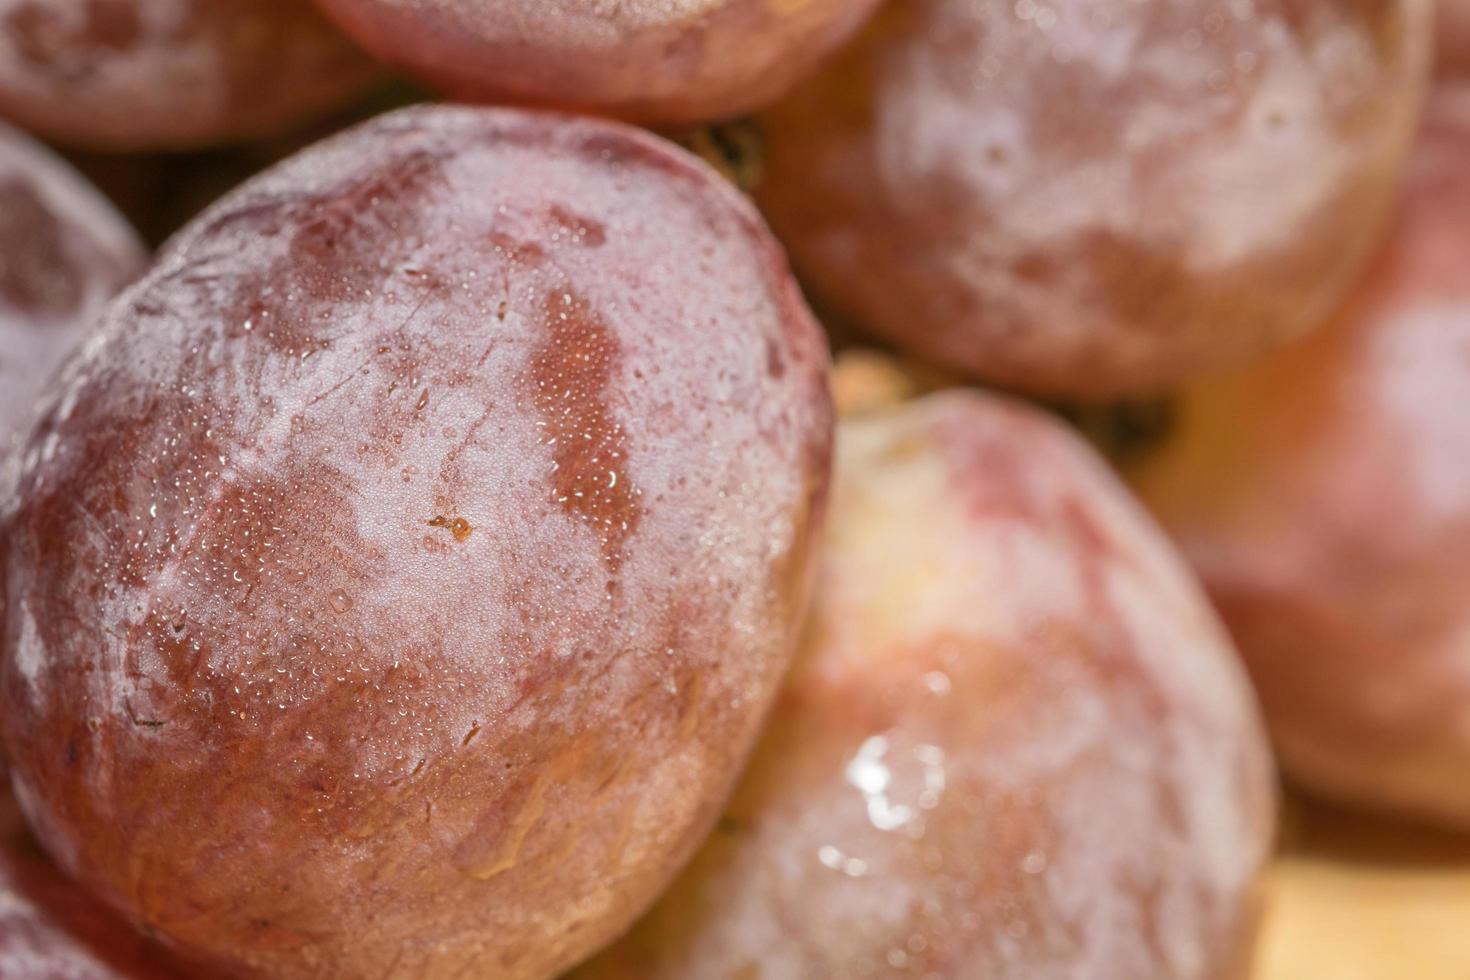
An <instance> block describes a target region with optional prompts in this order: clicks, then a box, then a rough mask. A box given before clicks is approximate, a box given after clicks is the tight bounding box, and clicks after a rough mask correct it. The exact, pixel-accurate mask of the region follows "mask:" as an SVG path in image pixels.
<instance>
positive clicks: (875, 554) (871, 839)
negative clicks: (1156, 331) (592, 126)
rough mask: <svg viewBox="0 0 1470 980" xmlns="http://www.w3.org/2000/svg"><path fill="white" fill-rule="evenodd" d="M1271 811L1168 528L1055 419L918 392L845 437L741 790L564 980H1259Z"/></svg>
mask: <svg viewBox="0 0 1470 980" xmlns="http://www.w3.org/2000/svg"><path fill="white" fill-rule="evenodd" d="M843 374H844V368H842V367H840V368H839V378H841V377H842V376H843ZM847 387H848V386H847V385H846V384H845V383H844V384H839V390H847ZM1273 813H1274V793H1273V787H1272V782H1271V767H1270V761H1269V757H1268V752H1267V747H1266V741H1265V736H1264V734H1263V730H1262V728H1261V725H1260V720H1259V718H1258V716H1257V713H1256V708H1255V705H1254V702H1253V701H1252V698H1251V695H1250V692H1249V689H1248V686H1247V684H1246V680H1245V677H1244V674H1243V672H1242V671H1241V669H1240V666H1239V663H1238V662H1237V660H1236V657H1235V654H1234V652H1233V651H1232V650H1231V648H1230V645H1229V642H1228V640H1227V639H1226V638H1225V635H1224V632H1223V629H1222V628H1221V626H1220V624H1219V622H1218V620H1217V619H1216V617H1215V615H1214V613H1213V612H1212V611H1211V610H1210V608H1209V607H1208V605H1207V603H1206V602H1205V600H1204V597H1203V596H1202V595H1201V594H1200V592H1199V590H1198V587H1197V585H1196V584H1195V582H1194V581H1193V579H1192V578H1191V577H1190V575H1189V574H1188V571H1187V569H1186V568H1185V567H1184V566H1183V564H1182V563H1181V562H1180V561H1179V559H1178V558H1177V556H1176V555H1175V554H1174V553H1173V551H1172V549H1171V548H1170V547H1169V545H1168V543H1167V541H1166V540H1165V539H1164V538H1163V536H1162V535H1161V534H1160V532H1159V530H1158V529H1157V528H1156V527H1155V526H1154V525H1152V523H1151V522H1150V521H1149V520H1148V519H1147V517H1146V516H1145V515H1144V514H1143V512H1142V511H1141V510H1140V509H1139V508H1138V506H1137V505H1136V503H1135V502H1134V501H1133V500H1132V499H1130V498H1129V496H1128V495H1127V494H1126V493H1125V492H1124V490H1123V489H1122V488H1121V487H1120V486H1119V484H1118V481H1117V479H1116V478H1115V477H1114V476H1113V475H1112V474H1111V473H1110V472H1108V470H1107V469H1106V467H1105V466H1104V465H1103V464H1102V463H1101V461H1099V460H1098V459H1097V458H1095V457H1094V456H1093V455H1092V453H1091V451H1090V450H1089V449H1087V448H1086V447H1085V445H1083V444H1082V443H1081V441H1080V440H1079V439H1077V438H1076V437H1075V436H1074V435H1072V434H1071V433H1069V432H1068V431H1067V430H1066V429H1064V428H1063V427H1062V426H1061V425H1060V423H1057V422H1054V421H1052V420H1051V419H1049V418H1048V417H1047V416H1045V415H1043V414H1042V413H1041V412H1039V411H1038V410H1035V409H1032V408H1029V407H1026V406H1023V405H1021V404H1017V403H1012V402H1009V401H1006V400H1001V399H999V398H996V397H994V396H987V395H981V394H977V393H963V392H953V391H952V392H946V393H941V394H936V395H929V396H926V397H924V398H923V399H921V400H919V401H917V402H913V403H911V404H909V405H906V406H902V407H898V408H891V407H890V408H887V409H870V410H869V411H867V412H865V413H864V414H862V415H860V416H855V417H850V418H845V419H844V421H843V423H842V425H841V427H840V429H839V435H838V459H837V472H836V483H835V490H834V496H833V503H832V512H831V516H830V519H829V524H828V533H827V536H826V547H825V551H824V554H823V558H822V570H821V573H820V575H819V580H818V586H817V593H816V602H815V608H814V613H813V620H812V621H811V623H810V625H809V628H808V631H807V633H806V637H805V640H804V643H803V647H802V651H801V653H800V654H799V655H798V658H797V662H796V666H795V667H794V669H793V674H792V676H791V678H790V680H789V681H788V683H787V685H786V687H785V688H784V690H783V693H782V695H781V699H780V701H779V702H778V706H777V708H776V711H775V713H774V716H773V719H772V722H771V726H770V728H769V729H768V730H767V732H766V734H765V736H764V737H763V741H762V742H761V747H760V748H759V749H758V750H757V753H756V755H755V759H754V761H753V763H752V765H751V768H750V769H749V771H748V773H747V775H746V776H745V778H744V780H743V782H742V784H741V787H740V789H739V790H738V791H737V794H736V797H735V800H734V802H733V804H732V806H731V807H730V808H729V810H728V811H727V812H726V814H725V816H724V818H723V819H722V821H721V822H720V824H719V829H718V830H717V831H716V833H715V834H714V835H713V837H712V838H711V839H710V841H709V842H708V843H707V844H706V845H705V847H704V849H703V850H702V851H701V852H700V854H699V855H698V857H697V858H696V859H695V861H694V863H693V864H692V865H691V867H690V868H689V870H688V871H687V872H686V873H685V874H684V876H683V877H682V878H681V879H680V880H679V881H678V882H677V883H676V884H675V885H674V886H673V888H672V889H671V890H670V892H668V893H667V895H666V896H665V897H664V898H663V899H662V900H661V901H660V903H659V904H658V905H657V906H656V907H655V910H654V911H653V912H652V913H651V914H650V915H649V916H648V917H647V918H646V919H645V920H643V921H642V922H641V923H640V924H639V925H638V926H637V927H635V929H634V930H633V931H632V932H631V933H630V934H629V935H628V936H627V937H625V938H624V939H622V940H620V941H619V942H618V943H617V944H615V945H614V946H613V947H612V948H611V949H610V950H608V951H607V952H605V953H604V954H602V955H601V956H599V957H598V958H596V959H594V960H592V961H591V963H590V964H588V965H587V966H585V967H584V968H583V969H582V970H580V971H578V972H576V973H574V974H573V976H574V977H575V978H576V980H665V978H667V980H675V978H677V980H706V978H708V980H717V978H718V980H727V978H730V977H756V976H759V977H762V978H769V980H804V978H811V977H842V978H844V980H864V978H880V977H881V978H897V977H922V978H972V977H985V978H988V980H1052V978H1063V977H1087V978H1089V980H1139V978H1145V977H1148V978H1164V977H1167V978H1170V980H1190V978H1224V977H1242V976H1244V973H1243V972H1242V971H1243V968H1244V966H1245V965H1246V963H1247V962H1248V959H1249V950H1250V938H1251V936H1252V933H1253V929H1254V923H1255V921H1256V913H1257V908H1256V905H1257V903H1256V881H1257V877H1258V873H1259V872H1260V870H1261V868H1262V864H1263V862H1264V859H1265V857H1266V854H1267V852H1268V850H1269V847H1270V842H1271V836H1272V827H1273Z"/></svg>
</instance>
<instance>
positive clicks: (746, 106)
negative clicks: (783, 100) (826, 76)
mask: <svg viewBox="0 0 1470 980" xmlns="http://www.w3.org/2000/svg"><path fill="white" fill-rule="evenodd" d="M318 2H319V3H320V5H321V7H322V9H324V10H326V11H327V12H328V13H329V14H331V15H332V16H333V17H334V18H336V19H337V21H338V22H339V23H340V24H341V25H342V27H343V29H344V30H346V31H347V32H348V33H349V34H351V35H352V36H353V37H355V38H357V39H358V40H359V41H361V42H362V44H363V45H364V46H365V47H366V48H368V50H370V51H373V52H375V53H376V54H378V55H379V56H380V57H381V58H383V59H384V60H385V61H387V62H388V63H390V64H393V65H396V66H397V67H399V68H401V69H403V70H404V71H406V72H408V73H409V74H411V75H414V76H416V77H418V78H419V79H421V80H422V81H424V82H425V83H427V84H431V85H434V86H436V87H439V88H441V89H443V90H445V91H446V92H448V93H450V94H451V95H453V96H455V97H457V98H461V99H466V100H469V101H490V102H496V101H507V102H517V103H529V104H532V105H542V106H551V107H561V108H575V109H583V110H589V111H593V112H598V113H605V114H608V115H614V116H619V117H622V118H626V119H632V120H635V121H638V122H643V123H650V124H674V123H689V122H698V121H702V120H708V119H721V118H727V117H730V116H735V115H738V114H740V113H742V112H748V111H750V110H752V109H757V108H760V107H761V106H764V105H766V104H767V103H769V102H771V101H772V100H773V99H775V98H777V97H778V96H780V95H781V94H783V93H784V92H785V91H786V90H787V89H789V88H790V87H791V85H792V84H793V83H794V82H795V81H797V79H799V78H801V77H803V76H804V75H806V74H808V73H809V72H810V71H811V70H812V69H813V68H814V67H815V65H816V63H817V61H818V59H819V58H821V57H822V56H823V55H825V54H827V53H828V52H830V51H831V50H832V49H833V48H834V47H836V46H837V44H838V43H840V42H841V41H843V40H845V39H846V38H847V37H848V36H850V35H851V34H852V32H853V31H854V30H856V29H857V27H858V25H860V24H861V23H862V21H863V19H864V18H865V17H866V16H867V15H868V14H870V13H871V12H872V11H873V9H874V8H875V7H876V6H877V0H777V2H771V0H673V2H671V0H619V2H617V3H610V4H609V3H591V4H589V3H587V2H586V0H538V2H536V3H526V2H525V0H318Z"/></svg>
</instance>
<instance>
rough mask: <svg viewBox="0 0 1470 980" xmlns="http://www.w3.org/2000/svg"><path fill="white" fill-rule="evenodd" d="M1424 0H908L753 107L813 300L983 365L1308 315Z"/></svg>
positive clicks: (1402, 82)
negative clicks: (761, 109)
mask: <svg viewBox="0 0 1470 980" xmlns="http://www.w3.org/2000/svg"><path fill="white" fill-rule="evenodd" d="M1430 13H1431V11H1430V9H1429V0H1357V2H1350V3H1344V2H1342V0H1256V2H1254V3H1248V4H1241V3H1234V2H1231V0H1200V2H1194V0H1057V2H1051V3H1046V4H1038V3H1031V2H1029V0H1028V2H1022V3H1010V2H998V0H908V2H903V3H892V4H889V5H887V6H886V7H884V8H883V9H882V10H881V11H880V12H879V14H878V15H877V17H876V18H875V19H874V20H873V22H872V23H871V25H870V26H869V27H868V28H867V30H866V31H865V32H864V33H863V34H862V35H861V37H860V38H859V40H858V41H857V42H856V43H855V44H853V45H852V46H850V47H849V48H847V49H845V50H844V51H843V52H842V53H841V54H840V55H839V56H838V57H837V58H835V59H834V60H833V61H831V62H830V63H829V64H828V65H827V66H826V67H824V68H823V69H822V71H821V73H820V74H819V75H818V76H817V78H815V79H814V80H812V81H811V82H809V83H807V84H805V85H802V86H800V87H798V89H797V91H796V92H795V94H793V95H792V96H791V97H790V98H789V99H787V100H785V101H784V102H783V103H781V104H780V105H778V106H777V107H776V108H775V109H774V110H772V111H771V112H770V113H768V114H767V115H766V117H765V120H764V121H765V125H766V129H767V135H768V139H767V145H766V152H767V159H766V161H765V163H766V176H765V182H764V183H763V184H762V186H761V187H760V189H759V198H760V201H761V203H762V205H763V207H764V208H765V210H766V212H767V214H768V216H769V217H770V218H771V221H772V224H773V226H774V227H775V229H776V231H777V232H778V233H779V234H781V236H782V237H783V238H784V239H785V241H786V243H787V244H788V246H789V247H790V248H791V250H792V256H793V259H794V261H795V264H796V266H797V269H798V271H799V272H801V273H802V274H803V275H804V276H805V277H806V278H807V279H808V280H809V281H810V283H811V285H812V286H813V287H814V289H815V290H816V292H817V294H818V295H819V296H820V297H821V298H822V299H823V301H824V302H826V303H828V304H830V305H831V306H832V307H833V308H834V309H836V310H838V311H840V312H842V313H845V314H846V315H848V316H851V317H852V318H854V319H855V320H858V321H860V322H862V323H865V324H866V325H867V326H868V327H869V328H871V329H872V330H874V331H875V332H877V333H879V334H882V335H883V336H884V337H886V338H887V339H889V340H890V341H892V342H894V343H896V344H899V345H900V346H902V347H904V348H906V349H908V350H910V351H912V352H914V353H918V354H921V355H924V356H926V357H928V358H931V359H933V360H936V361H938V362H941V363H943V364H945V365H948V366H950V367H954V368H959V369H962V370H965V371H968V372H971V373H972V374H974V375H976V376H978V377H982V378H985V379H988V380H990V381H992V382H995V383H998V384H1002V385H1006V386H1012V387H1017V388H1023V389H1027V390H1030V391H1033V392H1037V393H1042V394H1047V395H1052V396H1058V397H1066V398H1089V399H1090V398H1105V397H1113V396H1120V395H1136V394H1143V393H1147V392H1152V391H1156V390H1160V389H1163V388H1167V387H1169V386H1171V385H1173V384H1174V383H1176V382H1179V381H1181V380H1183V379H1185V378H1188V377H1191V376H1193V375H1195V374H1198V373H1200V372H1203V371H1206V370H1209V369H1211V368H1214V367H1217V366H1220V365H1221V364H1224V363H1227V362H1231V361H1235V360H1239V359H1242V358H1244V357H1247V356H1250V355H1253V354H1256V353H1258V352H1260V351H1261V350H1263V349H1265V348H1267V347H1270V346H1272V345H1274V344H1276V343H1278V342H1280V341H1282V340H1284V339H1286V338H1288V337H1290V336H1292V335H1294V334H1297V333H1300V332H1301V331H1303V330H1305V329H1307V328H1309V327H1311V326H1314V325H1316V324H1317V323H1318V322H1319V321H1320V320H1321V319H1322V318H1323V317H1325V316H1326V315H1327V314H1328V313H1330V311H1331V308H1332V307H1333V306H1334V305H1335V304H1336V303H1337V302H1338V301H1339V300H1340V299H1341V297H1342V294H1343V291H1344V289H1345V288H1346V287H1347V286H1348V284H1349V283H1350V281H1351V279H1352V277H1353V275H1354V274H1355V273H1356V272H1357V271H1358V270H1359V268H1360V266H1361V260H1362V259H1363V258H1364V257H1366V255H1367V254H1368V251H1369V249H1370V247H1371V246H1372V244H1373V242H1374V241H1375V240H1376V237H1377V235H1378V233H1379V231H1380V228H1381V224H1382V222H1381V220H1380V219H1381V218H1382V217H1383V215H1384V214H1385V212H1386V209H1387V206H1388V204H1389V202H1390V200H1391V198H1392V195H1393V192H1394V188H1395V186H1396V183H1397V178H1398V174H1399V167H1400V162H1401V158H1402V156H1403V153H1404V150H1405V148H1406V146H1407V144H1408V141H1409V138H1410V135H1411V134H1412V132H1413V129H1414V125H1415V121H1416V118H1417V115H1418V108H1419V100H1420V94H1421V90H1422V88H1423V83H1424V80H1425V76H1426V74H1427V70H1428V67H1427V66H1428V60H1429V58H1428V55H1429V44H1430Z"/></svg>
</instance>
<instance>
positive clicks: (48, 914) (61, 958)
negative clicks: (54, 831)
mask: <svg viewBox="0 0 1470 980" xmlns="http://www.w3.org/2000/svg"><path fill="white" fill-rule="evenodd" d="M188 976H189V974H188V973H187V972H186V971H185V970H184V969H183V968H182V967H181V966H180V965H179V964H177V963H175V962H174V961H173V960H172V959H171V958H170V957H169V955H168V954H167V953H166V952H164V951H163V950H161V949H159V948H158V947H157V946H155V945H153V944H152V943H150V942H148V941H147V940H146V939H144V938H143V937H142V936H140V935H138V934H137V933H136V932H134V931H133V930H132V929H131V928H129V927H128V925H127V924H126V923H125V922H122V921H121V920H119V919H118V918H117V917H116V916H115V915H114V914H113V913H112V912H110V911H109V910H108V909H107V908H106V907H105V906H103V905H102V904H101V903H100V902H98V901H97V900H96V899H95V898H93V897H91V896H90V895H88V894H86V893H85V892H83V891H82V890H81V889H80V888H78V887H77V886H76V885H75V884H73V883H71V882H69V881H67V880H66V879H65V878H63V877H62V876H61V874H60V872H58V871H57V870H56V869H55V868H54V867H52V866H51V865H49V864H48V863H47V862H46V859H45V858H44V857H43V856H42V855H41V853H40V851H39V850H38V849H37V847H36V845H35V843H34V842H33V841H32V840H31V838H30V835H29V834H28V833H27V832H26V828H25V821H24V820H23V819H22V818H21V815H20V810H19V809H18V808H17V807H16V805H15V800H14V799H12V798H11V795H10V792H9V790H8V789H0V977H6V978H9V980H187V977H188Z"/></svg>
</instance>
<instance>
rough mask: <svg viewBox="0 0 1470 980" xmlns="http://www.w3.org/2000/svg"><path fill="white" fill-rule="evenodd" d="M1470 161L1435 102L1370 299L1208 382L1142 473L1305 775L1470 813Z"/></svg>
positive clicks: (1397, 800)
mask: <svg viewBox="0 0 1470 980" xmlns="http://www.w3.org/2000/svg"><path fill="white" fill-rule="evenodd" d="M1445 107H1447V104H1446V106H1445ZM1466 168H1470V114H1466V115H1463V116H1459V117H1456V116H1454V115H1452V114H1448V113H1446V112H1442V111H1440V107H1437V108H1436V109H1435V111H1434V112H1433V113H1432V114H1431V119H1430V120H1429V122H1428V124H1427V126H1426V129H1425V132H1424V134H1423V136H1422V139H1421V144H1420V146H1419V147H1418V149H1417V151H1416V156H1415V158H1414V159H1413V161H1412V166H1411V168H1410V175H1409V180H1408V184H1407V189H1406V192H1405V194H1406V196H1405V198H1404V202H1403V205H1402V209H1401V212H1400V214H1399V215H1398V218H1397V222H1396V225H1395V227H1394V229H1393V231H1392V234H1391V235H1390V237H1389V239H1388V241H1387V242H1386V243H1385V245H1384V248H1383V250H1382V251H1381V252H1380V254H1379V255H1378V257H1377V258H1376V260H1375V262H1374V264H1373V266H1372V267H1371V269H1370V270H1369V273H1368V275H1367V277H1366V278H1365V279H1364V280H1363V281H1362V283H1361V284H1360V286H1359V288H1358V290H1357V292H1356V293H1355V295H1354V296H1353V298H1352V300H1351V302H1350V303H1349V304H1348V305H1347V306H1346V307H1345V308H1344V310H1343V311H1342V312H1341V313H1340V314H1339V315H1338V316H1337V317H1336V318H1335V319H1334V321H1333V322H1332V323H1331V324H1329V325H1328V326H1327V327H1326V328H1324V329H1323V330H1321V331H1319V332H1318V333H1316V334H1314V335H1313V336H1312V337H1310V338H1307V339H1306V340H1304V341H1303V342H1301V343H1298V344H1296V345H1294V346H1292V347H1290V348H1288V349H1285V350H1282V351H1280V352H1278V353H1277V354H1275V355H1274V356H1272V357H1271V358H1269V359H1267V360H1265V361H1262V362H1261V363H1259V364H1257V365H1254V366H1252V367H1250V368H1248V369H1245V370H1242V371H1239V372H1236V373H1234V374H1232V375H1230V376H1227V377H1224V378H1221V379H1218V380H1216V381H1212V382H1210V383H1208V384H1202V385H1200V386H1198V387H1197V388H1194V389H1192V390H1191V391H1189V392H1188V394H1187V397H1185V398H1184V399H1183V401H1182V403H1181V405H1180V407H1179V411H1178V416H1177V420H1176V423H1175V426H1176V431H1175V434H1174V436H1173V438H1172V440H1171V441H1169V442H1167V443H1166V444H1165V445H1164V446H1163V447H1162V448H1161V450H1160V451H1159V452H1158V453H1157V454H1155V455H1154V456H1152V457H1149V458H1147V459H1145V460H1143V461H1142V462H1141V463H1140V464H1139V466H1138V468H1137V470H1136V472H1135V473H1134V474H1133V479H1134V482H1135V484H1136V486H1137V487H1138V488H1139V490H1140V491H1141V493H1142V494H1143V496H1144V498H1145V499H1146V500H1147V501H1148V503H1149V504H1150V506H1151V507H1152V508H1153V510H1154V512H1155V513H1156V514H1157V515H1158V516H1159V518H1160V519H1161V520H1162V522H1163V523H1164V525H1165V526H1166V527H1167V528H1168V529H1169V530H1170V531H1171V532H1172V533H1173V535H1174V537H1175V538H1176V540H1177V541H1178V542H1179V544H1180V545H1181V546H1182V548H1183V550H1184V552H1185V554H1186V555H1187V556H1188V557H1189V558H1190V560H1191V561H1192V562H1193V564H1194V566H1195V568H1196V569H1197V570H1198V572H1199V574H1200V576H1201V577H1202V579H1203V580H1204V582H1205V585H1206V586H1207V588H1208V589H1209V591H1210V593H1211V594H1212V596H1213V597H1214V599H1215V601H1216V603H1217V605H1218V606H1219V608H1220V609H1221V611H1222V612H1223V614H1224V616H1225V619H1226V621H1227V623H1228V624H1229V625H1230V627H1231V629H1232V631H1233V632H1234V634H1235V637H1236V639H1237V641H1238V643H1239V644H1240V647H1241V650H1242V652H1243V653H1244V655H1245V657H1246V660H1247V663H1248V665H1249V667H1250V669H1251V673H1252V676H1253V679H1254V681H1255V684H1256V687H1257V689H1258V690H1259V692H1260V695H1261V698H1262V701H1263V703H1264V706H1265V711H1266V716H1267V720H1268V722H1269V724H1270V727H1271V731H1272V734H1273V737H1274V739H1275V742H1276V746H1277V749H1278V752H1279V754H1280V758H1281V760H1282V765H1283V768H1284V769H1285V770H1286V772H1287V773H1288V775H1291V776H1293V777H1295V778H1296V779H1297V780H1299V781H1300V782H1301V783H1303V784H1304V785H1306V786H1309V787H1310V788H1312V789H1313V790H1316V791H1318V792H1320V793H1322V794H1325V795H1328V796H1331V797H1334V798H1336V799H1339V800H1343V801H1347V802H1351V803H1357V804H1362V805H1365V806H1371V807H1376V808H1385V807H1386V808H1394V809H1398V810H1401V811H1402V812H1404V813H1408V814H1413V815H1416V816H1419V817H1425V818H1430V819H1433V820H1439V821H1443V822H1446V823H1449V824H1453V825H1458V826H1460V827H1466V828H1470V782H1467V780H1466V779H1465V773H1466V772H1467V771H1470V728H1467V726H1466V724H1465V719H1466V718H1467V717H1470V683H1467V681H1466V679H1465V676H1464V668H1463V665H1464V663H1465V660H1466V657H1467V655H1470V632H1467V631H1470V462H1467V461H1470V359H1467V351H1470V286H1467V283H1466V281H1465V278H1464V274H1463V272H1464V269H1465V263H1466V262H1467V260H1470V230H1467V229H1470V185H1467V184H1466V183H1465V180H1464V177H1465V174H1466V172H1467V169H1466Z"/></svg>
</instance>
